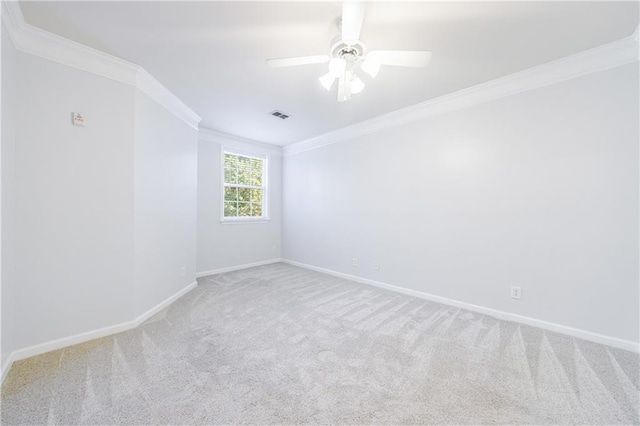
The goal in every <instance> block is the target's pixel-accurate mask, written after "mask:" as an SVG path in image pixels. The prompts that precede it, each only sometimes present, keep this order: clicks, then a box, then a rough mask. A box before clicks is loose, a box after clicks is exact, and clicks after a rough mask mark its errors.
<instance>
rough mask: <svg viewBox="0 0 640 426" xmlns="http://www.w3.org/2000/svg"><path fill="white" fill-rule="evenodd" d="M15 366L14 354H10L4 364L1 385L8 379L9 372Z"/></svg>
mask: <svg viewBox="0 0 640 426" xmlns="http://www.w3.org/2000/svg"><path fill="white" fill-rule="evenodd" d="M12 364H13V352H12V353H10V354H9V356H8V357H7V359H6V360H5V361H4V363H3V364H2V380H1V381H0V383H4V378H5V377H7V373H8V372H9V368H11V365H12Z"/></svg>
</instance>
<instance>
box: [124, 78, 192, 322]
mask: <svg viewBox="0 0 640 426" xmlns="http://www.w3.org/2000/svg"><path fill="white" fill-rule="evenodd" d="M135 108H136V116H135V127H136V137H135V223H134V233H135V242H134V245H135V272H134V277H135V279H134V281H135V291H134V310H135V313H136V315H140V314H142V313H144V312H146V311H147V310H149V309H150V308H152V307H153V306H155V305H157V304H158V303H160V302H162V301H163V300H165V299H167V298H168V297H170V296H172V295H173V294H175V293H177V292H178V291H180V290H181V289H183V288H184V287H186V286H188V285H189V284H191V283H192V282H194V281H195V273H196V215H197V212H196V203H197V199H196V197H197V185H198V182H197V178H198V175H197V173H198V131H197V130H196V129H194V128H192V127H190V126H189V125H187V124H186V123H185V122H184V121H182V120H180V119H179V118H177V117H175V116H174V115H172V114H171V113H169V112H168V111H167V110H166V109H165V108H163V107H162V106H160V105H158V104H157V103H156V102H155V101H153V100H152V99H150V98H149V97H148V96H147V95H145V94H144V93H142V92H140V91H139V90H136V107H135ZM183 267H184V268H185V275H184V276H183V275H182V273H181V268H183Z"/></svg>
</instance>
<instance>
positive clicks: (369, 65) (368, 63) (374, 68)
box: [360, 56, 380, 78]
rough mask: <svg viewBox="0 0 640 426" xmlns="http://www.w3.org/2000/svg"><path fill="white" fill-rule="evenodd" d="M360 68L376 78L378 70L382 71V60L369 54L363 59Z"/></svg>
mask: <svg viewBox="0 0 640 426" xmlns="http://www.w3.org/2000/svg"><path fill="white" fill-rule="evenodd" d="M360 68H361V69H362V71H364V72H366V73H367V74H369V75H370V76H371V78H376V76H377V75H378V71H380V62H379V61H377V60H376V59H374V58H371V57H370V56H367V58H366V59H365V60H364V61H362V65H361V66H360Z"/></svg>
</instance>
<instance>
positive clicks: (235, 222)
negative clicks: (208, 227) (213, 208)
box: [220, 217, 271, 225]
mask: <svg viewBox="0 0 640 426" xmlns="http://www.w3.org/2000/svg"><path fill="white" fill-rule="evenodd" d="M270 221H271V218H268V217H259V218H252V217H251V218H246V219H244V218H224V219H220V223H221V224H223V225H243V224H249V223H269V222H270Z"/></svg>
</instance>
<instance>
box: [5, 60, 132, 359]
mask: <svg viewBox="0 0 640 426" xmlns="http://www.w3.org/2000/svg"><path fill="white" fill-rule="evenodd" d="M19 55H20V56H19V72H20V85H19V89H18V90H19V93H20V96H19V99H18V102H17V104H16V108H17V114H16V147H15V157H14V159H13V161H14V168H15V184H16V185H15V221H14V231H15V277H14V278H15V286H16V288H17V289H18V294H17V295H16V300H14V301H12V302H11V303H15V307H16V311H17V313H16V316H15V319H16V334H15V346H16V348H24V347H28V346H31V345H35V344H40V343H43V342H47V341H50V340H53V339H57V338H63V337H67V336H71V335H75V334H78V333H81V332H86V331H90V330H94V329H98V328H101V327H106V326H110V325H114V324H117V323H120V322H123V321H127V320H129V319H131V317H132V314H133V306H132V287H133V138H134V109H133V106H134V90H133V88H132V87H131V86H128V85H125V84H122V83H118V82H115V81H113V80H109V79H105V78H102V77H98V76H96V75H94V74H90V73H86V72H83V71H79V70H76V69H74V68H70V67H67V66H64V65H60V64H57V63H54V62H51V61H48V60H45V59H41V58H38V57H35V56H32V55H28V54H23V53H20V54H19ZM72 111H78V112H81V113H83V114H84V115H85V117H86V123H87V124H86V127H84V128H82V127H74V126H72V125H71V112H72Z"/></svg>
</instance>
